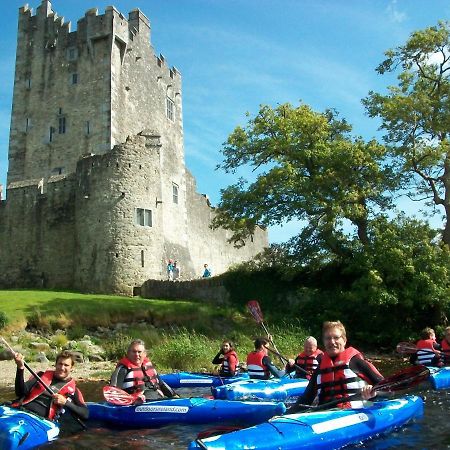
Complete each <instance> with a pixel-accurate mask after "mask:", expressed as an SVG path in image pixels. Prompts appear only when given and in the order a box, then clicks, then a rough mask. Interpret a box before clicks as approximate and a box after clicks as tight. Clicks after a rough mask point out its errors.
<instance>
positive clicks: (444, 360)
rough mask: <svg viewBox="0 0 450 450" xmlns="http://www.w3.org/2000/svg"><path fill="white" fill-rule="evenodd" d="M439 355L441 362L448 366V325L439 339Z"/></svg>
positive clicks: (449, 345) (449, 364)
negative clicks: (440, 339)
mask: <svg viewBox="0 0 450 450" xmlns="http://www.w3.org/2000/svg"><path fill="white" fill-rule="evenodd" d="M441 357H442V364H443V365H444V366H450V327H447V328H446V329H445V336H444V339H442V341H441Z"/></svg>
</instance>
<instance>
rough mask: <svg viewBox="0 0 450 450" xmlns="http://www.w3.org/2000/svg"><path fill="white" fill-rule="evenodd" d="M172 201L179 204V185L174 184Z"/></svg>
mask: <svg viewBox="0 0 450 450" xmlns="http://www.w3.org/2000/svg"><path fill="white" fill-rule="evenodd" d="M172 200H173V202H174V203H176V204H178V184H175V183H172Z"/></svg>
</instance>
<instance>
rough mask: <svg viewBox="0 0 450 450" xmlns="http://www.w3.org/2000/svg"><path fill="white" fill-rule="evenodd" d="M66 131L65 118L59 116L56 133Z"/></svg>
mask: <svg viewBox="0 0 450 450" xmlns="http://www.w3.org/2000/svg"><path fill="white" fill-rule="evenodd" d="M65 132H66V118H65V117H60V118H59V119H58V133H59V134H64V133H65Z"/></svg>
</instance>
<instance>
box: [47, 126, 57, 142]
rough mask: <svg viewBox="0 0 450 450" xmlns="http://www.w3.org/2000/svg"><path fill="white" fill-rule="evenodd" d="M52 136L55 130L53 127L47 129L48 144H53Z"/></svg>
mask: <svg viewBox="0 0 450 450" xmlns="http://www.w3.org/2000/svg"><path fill="white" fill-rule="evenodd" d="M54 134H55V129H54V128H53V127H50V128H49V129H48V142H53V136H54Z"/></svg>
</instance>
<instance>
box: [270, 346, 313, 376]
mask: <svg viewBox="0 0 450 450" xmlns="http://www.w3.org/2000/svg"><path fill="white" fill-rule="evenodd" d="M267 350H269V352H271V353H273V354H274V355H277V356H278V358H280V359H281V361H283V362H284V363H285V364H287V363H288V362H289V359H288V358H286V356H283V355H282V354H281V353H279V352H277V351H276V350H274V349H273V348H270V347H267ZM294 367H295V368H296V369H298V370H299V371H300V372H303V373H304V374H305V375H310V374H309V373H308V371H307V370H305V369H304V368H303V367H300V366H299V365H297V364H294Z"/></svg>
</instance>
